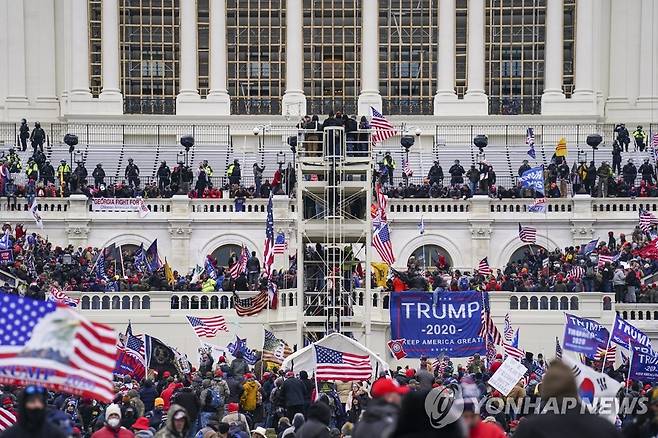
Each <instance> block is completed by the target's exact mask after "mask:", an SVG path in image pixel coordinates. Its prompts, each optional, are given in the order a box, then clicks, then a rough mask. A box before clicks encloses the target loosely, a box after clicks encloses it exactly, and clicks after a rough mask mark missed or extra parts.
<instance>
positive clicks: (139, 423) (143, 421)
mask: <svg viewBox="0 0 658 438" xmlns="http://www.w3.org/2000/svg"><path fill="white" fill-rule="evenodd" d="M131 427H132V428H133V429H135V430H148V429H149V427H150V426H149V419H148V418H146V417H139V418H138V419H137V420H135V422H134V423H133V425H132V426H131Z"/></svg>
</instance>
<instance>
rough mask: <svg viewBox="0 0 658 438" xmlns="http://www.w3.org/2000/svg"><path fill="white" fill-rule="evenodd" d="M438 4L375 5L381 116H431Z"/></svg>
mask: <svg viewBox="0 0 658 438" xmlns="http://www.w3.org/2000/svg"><path fill="white" fill-rule="evenodd" d="M437 3H438V0H381V1H380V2H379V54H380V59H379V76H380V87H379V88H380V92H381V94H382V98H383V105H384V113H385V114H432V113H433V102H434V91H435V90H436V69H437V65H436V56H437V55H436V49H437V44H438V35H437V31H438V28H437Z"/></svg>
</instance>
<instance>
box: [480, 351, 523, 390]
mask: <svg viewBox="0 0 658 438" xmlns="http://www.w3.org/2000/svg"><path fill="white" fill-rule="evenodd" d="M526 371H528V369H527V368H526V367H525V365H522V364H521V362H519V361H518V360H516V359H514V358H513V357H511V356H507V359H505V362H503V364H502V365H501V366H500V367H499V368H498V369H497V370H496V372H495V373H493V375H492V376H491V378H490V379H489V381H488V382H487V383H489V385H491V386H492V387H494V388H496V389H497V390H498V391H500V393H501V394H503V395H504V396H507V394H509V393H510V392H512V389H513V388H514V385H516V384H517V383H518V382H519V380H521V378H522V377H523V376H524V375H525V373H526Z"/></svg>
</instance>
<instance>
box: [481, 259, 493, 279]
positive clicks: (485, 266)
mask: <svg viewBox="0 0 658 438" xmlns="http://www.w3.org/2000/svg"><path fill="white" fill-rule="evenodd" d="M478 272H479V273H480V274H483V275H491V273H492V272H493V270H492V269H491V266H489V260H487V257H485V258H483V259H482V260H480V263H479V264H478Z"/></svg>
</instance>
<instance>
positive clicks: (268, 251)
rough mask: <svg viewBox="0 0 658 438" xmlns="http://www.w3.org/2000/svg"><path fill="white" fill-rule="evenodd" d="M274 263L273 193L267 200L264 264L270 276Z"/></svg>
mask: <svg viewBox="0 0 658 438" xmlns="http://www.w3.org/2000/svg"><path fill="white" fill-rule="evenodd" d="M273 263H274V214H273V213H272V194H271V193H270V199H269V201H268V202H267V221H266V223H265V245H264V249H263V266H264V268H265V273H266V274H267V276H268V278H269V277H270V276H271V275H272V264H273Z"/></svg>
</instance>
